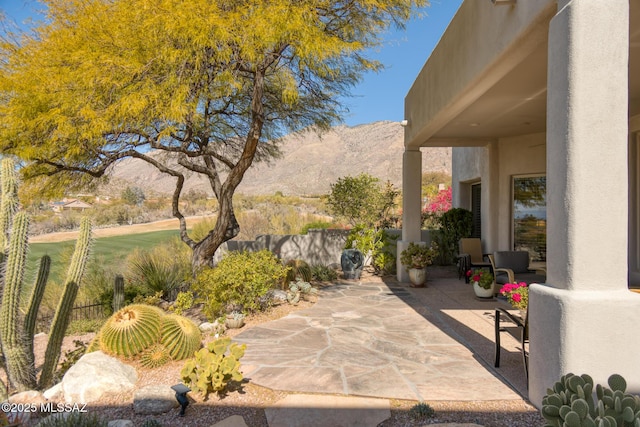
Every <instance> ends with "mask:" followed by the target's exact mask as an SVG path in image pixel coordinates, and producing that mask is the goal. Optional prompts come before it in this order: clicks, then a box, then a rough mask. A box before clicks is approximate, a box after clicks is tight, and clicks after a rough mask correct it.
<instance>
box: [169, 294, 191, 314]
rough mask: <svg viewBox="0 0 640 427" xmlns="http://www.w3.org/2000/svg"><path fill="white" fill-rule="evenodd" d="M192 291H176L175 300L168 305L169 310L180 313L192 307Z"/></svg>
mask: <svg viewBox="0 0 640 427" xmlns="http://www.w3.org/2000/svg"><path fill="white" fill-rule="evenodd" d="M193 301H194V299H193V292H191V291H186V292H178V295H177V296H176V300H175V302H174V303H173V305H172V306H171V307H170V310H171V311H173V312H174V313H176V314H182V313H184V312H185V311H187V310H189V309H190V308H191V307H193Z"/></svg>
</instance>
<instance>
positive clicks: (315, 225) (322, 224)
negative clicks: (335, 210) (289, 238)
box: [300, 221, 333, 234]
mask: <svg viewBox="0 0 640 427" xmlns="http://www.w3.org/2000/svg"><path fill="white" fill-rule="evenodd" d="M331 226H333V223H331V222H326V221H313V222H310V223H308V224H305V225H304V226H302V230H300V234H307V233H308V232H309V230H326V229H327V228H331Z"/></svg>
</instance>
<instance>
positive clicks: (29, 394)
mask: <svg viewBox="0 0 640 427" xmlns="http://www.w3.org/2000/svg"><path fill="white" fill-rule="evenodd" d="M46 401H47V399H46V398H45V397H44V396H43V395H42V393H40V392H39V391H36V390H28V391H23V392H21V393H16V394H14V395H12V396H11V397H9V403H22V404H26V403H33V404H36V405H38V406H40V404H41V403H46Z"/></svg>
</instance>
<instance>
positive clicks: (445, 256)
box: [432, 208, 473, 265]
mask: <svg viewBox="0 0 640 427" xmlns="http://www.w3.org/2000/svg"><path fill="white" fill-rule="evenodd" d="M438 222H439V226H440V228H439V229H438V230H434V232H433V234H432V236H433V240H434V241H435V243H436V244H437V245H438V251H439V253H438V257H437V258H436V263H437V264H441V265H450V264H453V263H455V258H456V254H457V252H458V242H459V241H460V239H461V238H463V237H471V231H472V228H473V215H472V214H471V211H469V210H466V209H462V208H453V209H450V210H448V211H447V212H445V213H443V214H442V216H440V217H439V219H438Z"/></svg>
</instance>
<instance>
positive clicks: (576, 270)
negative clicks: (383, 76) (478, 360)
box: [398, 0, 640, 405]
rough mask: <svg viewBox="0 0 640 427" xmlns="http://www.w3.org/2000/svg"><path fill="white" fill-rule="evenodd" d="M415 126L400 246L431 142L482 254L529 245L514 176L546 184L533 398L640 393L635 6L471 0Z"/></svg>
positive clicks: (639, 75)
mask: <svg viewBox="0 0 640 427" xmlns="http://www.w3.org/2000/svg"><path fill="white" fill-rule="evenodd" d="M405 119H406V120H407V126H406V128H405V152H404V161H403V162H404V163H403V195H404V198H403V203H404V206H403V215H404V216H403V227H404V228H403V233H402V240H401V241H399V242H398V250H399V251H401V250H402V249H404V248H405V247H406V246H407V245H408V244H409V243H410V242H413V241H419V240H420V234H419V233H420V225H421V224H420V207H421V194H420V177H421V172H422V170H421V156H420V148H421V147H438V146H450V147H454V150H453V197H454V200H453V201H454V206H456V207H463V208H467V209H471V210H473V211H475V213H477V215H478V217H479V218H480V219H481V221H480V226H479V227H478V229H477V230H476V231H475V232H476V237H480V238H481V239H482V241H483V245H484V247H483V250H484V252H486V253H491V252H493V251H498V250H514V249H516V248H518V245H519V244H520V242H519V240H518V239H519V238H520V236H519V235H518V233H517V220H519V219H520V217H519V216H518V215H519V214H518V207H519V206H520V207H522V206H525V208H526V207H527V206H526V203H524V204H523V202H522V201H521V200H519V199H518V198H517V197H516V196H515V194H516V192H517V183H518V182H520V181H518V180H522V179H525V180H527V179H528V180H531V179H536V180H538V182H542V183H544V191H543V192H541V193H539V200H537V202H538V204H537V206H538V207H543V208H544V209H540V210H539V211H536V212H535V215H534V218H535V219H536V221H535V222H536V226H537V227H538V228H539V229H540V230H542V235H543V236H544V237H543V240H542V243H541V244H539V245H538V247H537V248H536V251H537V253H536V254H535V256H539V257H541V258H542V259H543V260H545V261H546V263H547V283H546V284H544V285H534V286H532V287H531V295H530V304H529V313H530V340H531V346H530V378H529V399H530V400H531V402H532V403H533V404H535V405H540V403H541V399H542V397H543V396H544V394H545V392H546V388H547V387H549V386H550V385H552V384H553V382H554V381H556V380H557V379H558V378H559V377H560V376H561V375H562V374H565V373H568V372H574V373H577V374H581V373H588V374H590V375H591V376H593V377H594V379H595V380H596V382H604V381H605V380H606V378H607V377H608V376H609V375H610V374H612V373H619V374H621V375H623V376H624V377H625V378H626V379H627V382H628V384H629V389H630V391H632V392H635V393H638V392H640V365H638V363H637V356H636V355H637V354H638V353H639V352H640V340H639V339H638V338H640V333H639V332H638V325H639V324H640V295H638V294H634V293H632V292H630V291H629V287H634V286H637V285H640V250H639V247H640V208H639V207H638V200H640V198H639V197H638V193H639V192H640V184H639V182H640V179H639V178H638V177H639V176H640V174H639V172H638V171H639V168H638V165H639V164H640V150H639V149H638V146H639V145H640V2H638V1H636V0H611V1H606V2H603V1H601V0H526V1H525V0H516V1H510V2H497V1H496V2H493V1H490V0H466V1H464V2H463V3H462V5H461V7H460V9H459V11H458V13H457V14H456V16H455V17H454V19H453V20H452V22H451V23H450V25H449V27H448V28H447V30H446V32H445V33H444V35H443V36H442V38H441V40H440V42H439V44H438V46H437V47H436V49H435V50H434V51H433V53H432V55H431V56H430V57H429V59H428V60H427V62H426V64H425V66H424V67H423V69H422V71H421V72H420V74H419V75H418V76H417V77H416V80H415V82H414V84H413V86H412V88H411V90H410V91H409V93H408V95H407V97H406V98H405ZM514 200H515V201H514ZM530 211H531V209H530ZM528 215H529V214H528ZM398 272H399V273H398V279H399V280H400V281H406V280H407V279H406V277H405V273H404V270H403V269H402V268H398Z"/></svg>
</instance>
